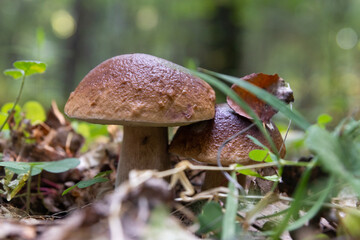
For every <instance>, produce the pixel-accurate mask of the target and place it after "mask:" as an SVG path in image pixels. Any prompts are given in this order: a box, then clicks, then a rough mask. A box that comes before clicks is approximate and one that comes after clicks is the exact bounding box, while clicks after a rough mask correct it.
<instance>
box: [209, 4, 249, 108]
mask: <svg viewBox="0 0 360 240" xmlns="http://www.w3.org/2000/svg"><path fill="white" fill-rule="evenodd" d="M237 11H239V9H238V6H237V5H236V4H235V1H228V2H223V3H219V4H218V6H217V7H216V10H215V13H214V16H213V18H212V19H210V22H209V26H212V29H211V32H212V36H211V43H210V46H209V49H211V51H210V52H209V53H208V54H207V56H206V59H204V63H205V66H209V68H210V70H213V71H216V72H220V73H224V74H228V75H234V76H239V77H241V74H242V71H241V69H242V67H241V65H242V63H241V52H240V51H241V42H242V41H241V38H242V34H243V31H242V29H241V27H240V26H241V24H239V23H238V22H237V21H239V19H237V18H236V14H237ZM225 99H226V98H225V96H224V95H223V94H222V93H220V92H217V102H224V101H225Z"/></svg>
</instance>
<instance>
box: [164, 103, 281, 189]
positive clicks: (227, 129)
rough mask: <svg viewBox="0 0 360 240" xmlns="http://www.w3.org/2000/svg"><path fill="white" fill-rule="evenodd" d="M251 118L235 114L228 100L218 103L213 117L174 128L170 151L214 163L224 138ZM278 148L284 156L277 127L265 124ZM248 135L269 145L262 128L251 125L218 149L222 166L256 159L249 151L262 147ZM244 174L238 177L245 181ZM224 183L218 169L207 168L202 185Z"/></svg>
mask: <svg viewBox="0 0 360 240" xmlns="http://www.w3.org/2000/svg"><path fill="white" fill-rule="evenodd" d="M252 123H253V122H252V121H251V120H249V119H247V118H245V117H242V116H240V115H238V114H236V113H235V112H234V111H233V110H232V109H231V108H230V107H229V106H228V105H227V104H221V105H217V106H216V109H215V118H214V119H211V120H207V121H203V122H198V123H194V124H191V125H188V126H183V127H180V128H179V129H178V131H177V132H176V134H175V136H174V138H173V140H172V142H171V144H170V147H169V152H171V153H174V154H177V155H179V156H183V157H186V158H192V159H195V160H197V161H200V162H204V163H207V164H210V165H217V154H218V150H219V148H220V146H221V144H223V142H224V141H226V140H227V139H229V138H230V137H231V136H233V135H234V134H236V133H238V132H240V131H241V130H243V129H245V128H247V127H249V126H250V125H251V124H252ZM267 131H268V132H269V134H270V136H271V138H272V139H273V141H274V143H275V145H276V147H277V149H278V150H280V149H281V152H280V156H281V157H284V156H285V152H286V150H285V146H283V147H281V146H282V145H283V139H282V136H281V134H280V132H279V130H278V129H277V128H276V126H275V125H274V126H273V128H272V129H269V128H267ZM247 135H250V136H253V137H255V138H256V139H258V140H259V141H260V142H261V143H262V144H264V145H265V146H267V147H268V148H270V144H269V143H268V141H267V140H266V139H265V137H264V136H263V134H262V133H261V131H260V130H259V129H258V128H257V127H256V125H254V127H251V128H250V129H248V130H247V131H246V132H244V133H242V134H240V135H239V136H237V137H236V138H235V139H233V140H232V141H230V142H228V143H227V144H226V145H225V146H224V148H223V149H222V151H221V155H220V161H221V164H222V165H223V166H229V165H231V164H234V163H239V164H242V165H247V164H251V163H256V162H254V161H252V160H251V159H250V158H249V156H248V155H249V152H250V151H252V150H254V149H261V147H259V146H258V145H256V144H255V143H254V142H253V141H252V140H250V139H249V138H248V137H247ZM244 181H245V178H244V177H242V179H241V177H240V184H241V182H242V183H244ZM224 183H226V181H225V178H224V177H223V175H222V174H221V172H219V171H208V172H207V173H206V177H205V181H204V185H203V189H205V190H206V189H210V188H213V187H218V186H221V185H223V184H224Z"/></svg>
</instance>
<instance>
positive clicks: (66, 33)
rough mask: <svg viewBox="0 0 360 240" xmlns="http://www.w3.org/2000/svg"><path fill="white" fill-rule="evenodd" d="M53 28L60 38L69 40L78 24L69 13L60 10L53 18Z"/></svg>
mask: <svg viewBox="0 0 360 240" xmlns="http://www.w3.org/2000/svg"><path fill="white" fill-rule="evenodd" d="M51 27H52V29H53V31H54V33H55V35H56V36H57V37H59V38H63V39H65V38H69V37H71V36H72V35H73V34H74V33H75V31H76V22H75V20H74V18H73V17H72V16H71V15H70V13H69V12H67V11H65V10H59V11H56V12H54V13H53V14H52V16H51Z"/></svg>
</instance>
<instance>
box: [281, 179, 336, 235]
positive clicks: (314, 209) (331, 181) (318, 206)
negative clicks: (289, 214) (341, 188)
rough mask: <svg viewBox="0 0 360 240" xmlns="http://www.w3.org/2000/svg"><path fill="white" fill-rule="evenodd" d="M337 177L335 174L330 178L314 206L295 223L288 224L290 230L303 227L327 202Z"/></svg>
mask: <svg viewBox="0 0 360 240" xmlns="http://www.w3.org/2000/svg"><path fill="white" fill-rule="evenodd" d="M334 182H335V178H334V176H331V177H330V179H329V180H328V185H327V187H326V188H325V189H324V190H323V191H322V192H321V195H320V196H319V197H317V201H316V202H315V203H314V204H313V206H312V207H311V208H310V209H309V210H308V211H307V212H306V214H304V215H303V216H302V217H301V218H299V219H297V220H296V221H294V222H293V223H291V224H289V225H288V226H287V228H286V229H287V230H288V231H293V230H295V229H298V228H300V227H302V226H303V225H304V224H306V223H307V222H309V221H310V220H311V219H312V218H313V217H315V215H316V214H317V213H318V212H319V210H320V209H321V207H322V206H323V203H324V202H325V200H326V198H327V197H328V196H329V193H330V191H331V189H332V188H333V186H334Z"/></svg>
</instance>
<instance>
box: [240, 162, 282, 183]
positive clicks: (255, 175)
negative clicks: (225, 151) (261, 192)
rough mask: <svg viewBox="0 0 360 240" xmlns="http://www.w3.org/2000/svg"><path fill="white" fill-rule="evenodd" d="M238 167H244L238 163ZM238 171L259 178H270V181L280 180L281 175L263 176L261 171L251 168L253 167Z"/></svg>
mask: <svg viewBox="0 0 360 240" xmlns="http://www.w3.org/2000/svg"><path fill="white" fill-rule="evenodd" d="M237 167H242V165H241V164H237ZM237 172H238V173H241V174H243V175H246V176H252V177H257V178H261V179H265V180H269V181H273V182H278V181H279V179H280V177H279V176H277V175H271V176H261V175H260V174H259V173H257V172H255V171H253V170H251V169H243V170H237Z"/></svg>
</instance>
